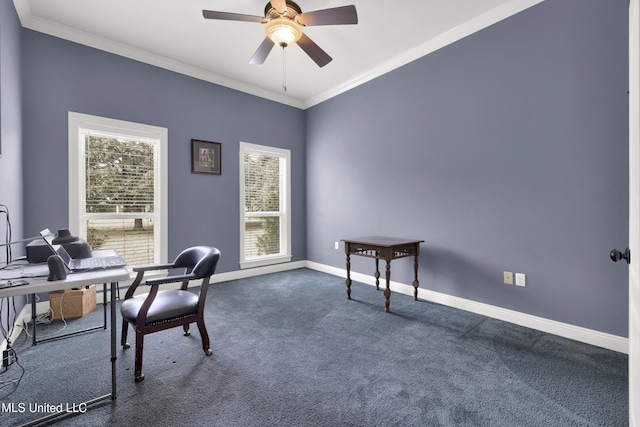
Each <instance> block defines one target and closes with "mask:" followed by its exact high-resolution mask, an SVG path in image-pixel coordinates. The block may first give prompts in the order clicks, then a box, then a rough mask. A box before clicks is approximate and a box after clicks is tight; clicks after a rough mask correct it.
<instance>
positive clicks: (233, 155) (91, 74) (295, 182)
mask: <svg viewBox="0 0 640 427" xmlns="http://www.w3.org/2000/svg"><path fill="white" fill-rule="evenodd" d="M23 63H24V73H23V80H24V82H23V84H24V90H23V91H24V123H25V127H24V144H23V149H24V158H25V170H26V173H25V184H24V186H25V205H26V206H30V208H29V209H27V210H26V212H25V228H26V231H27V233H37V232H38V231H39V230H40V229H42V228H43V227H48V228H50V229H57V228H61V227H66V226H67V224H68V197H67V193H68V190H67V188H68V177H67V166H68V161H67V143H68V141H67V112H68V111H75V112H80V113H86V114H93V115H98V116H103V117H110V118H115V119H121V120H128V121H133V122H139V123H145V124H150V125H155V126H162V127H166V128H168V130H169V150H168V152H169V258H170V259H172V258H173V257H175V256H176V255H177V253H178V252H179V251H181V250H182V249H184V248H185V247H188V246H191V245H195V244H211V245H214V246H217V247H218V248H219V249H220V250H221V252H222V258H221V261H220V263H219V264H218V270H217V271H218V272H224V271H234V270H238V269H239V252H240V247H239V242H238V236H239V233H240V231H239V227H240V220H239V215H240V214H239V209H240V201H239V175H238V174H239V171H238V168H239V158H238V156H239V154H238V150H239V141H245V142H251V143H255V144H264V145H270V146H275V147H280V148H288V149H290V150H291V159H292V180H291V182H292V210H293V217H292V248H293V260H294V261H296V260H304V259H306V235H305V226H306V224H305V221H306V220H305V217H306V210H305V197H304V191H305V172H304V162H305V145H304V138H305V120H304V111H301V110H299V109H295V108H292V107H288V106H284V105H282V104H278V103H275V102H271V101H267V100H264V99H261V98H257V97H254V96H251V95H246V94H243V93H240V92H237V91H234V90H231V89H227V88H223V87H220V86H216V85H212V84H210V83H206V82H204V81H201V80H197V79H194V78H191V77H186V76H183V75H180V74H176V73H173V72H170V71H166V70H163V69H159V68H156V67H152V66H149V65H146V64H143V63H140V62H136V61H132V60H129V59H125V58H122V57H119V56H116V55H112V54H109V53H105V52H103V51H99V50H96V49H92V48H88V47H85V46H81V45H78V44H75V43H71V42H68V41H64V40H61V39H57V38H54V37H51V36H47V35H43V34H41V33H37V32H34V31H29V30H24V31H23ZM283 123H287V125H288V126H282V124H283ZM192 138H196V139H202V140H207V141H215V142H220V143H222V174H221V175H219V176H217V175H216V176H212V175H202V174H192V173H191V166H190V159H191V157H190V144H191V142H190V141H191V139H192Z"/></svg>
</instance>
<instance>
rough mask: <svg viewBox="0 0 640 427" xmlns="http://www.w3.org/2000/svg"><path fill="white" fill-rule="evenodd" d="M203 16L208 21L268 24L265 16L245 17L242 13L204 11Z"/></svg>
mask: <svg viewBox="0 0 640 427" xmlns="http://www.w3.org/2000/svg"><path fill="white" fill-rule="evenodd" d="M202 16H204V17H205V18H206V19H221V20H223V21H246V22H260V23H262V22H267V21H268V19H267V18H265V17H264V16H256V15H244V14H242V13H229V12H217V11H215V10H203V11H202Z"/></svg>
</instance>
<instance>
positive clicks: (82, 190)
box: [69, 113, 167, 266]
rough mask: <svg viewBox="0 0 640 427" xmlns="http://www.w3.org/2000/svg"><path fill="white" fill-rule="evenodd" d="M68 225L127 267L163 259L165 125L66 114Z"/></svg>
mask: <svg viewBox="0 0 640 427" xmlns="http://www.w3.org/2000/svg"><path fill="white" fill-rule="evenodd" d="M69 142H70V146H69V148H70V159H69V160H70V161H69V164H70V172H69V174H70V175H69V181H70V201H69V204H70V206H69V207H70V209H69V211H70V218H69V226H70V228H71V229H72V230H73V231H77V233H78V235H80V236H81V237H83V238H85V239H86V240H87V242H88V243H89V244H90V245H91V247H92V248H93V249H114V250H116V251H117V252H118V254H120V255H121V256H122V257H123V258H124V259H125V260H126V261H127V263H128V264H129V265H130V266H135V265H144V264H152V263H158V262H165V261H166V234H167V233H166V220H165V218H166V129H163V128H156V127H152V126H148V125H141V124H136V123H131V122H122V121H117V120H112V119H105V118H100V117H94V116H87V115H81V114H78V113H69Z"/></svg>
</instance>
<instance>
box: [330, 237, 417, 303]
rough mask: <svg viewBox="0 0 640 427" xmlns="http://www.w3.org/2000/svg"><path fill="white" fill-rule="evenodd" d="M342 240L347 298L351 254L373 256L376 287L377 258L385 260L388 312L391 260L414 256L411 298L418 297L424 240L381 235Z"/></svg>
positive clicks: (348, 297) (385, 297) (378, 278)
mask: <svg viewBox="0 0 640 427" xmlns="http://www.w3.org/2000/svg"><path fill="white" fill-rule="evenodd" d="M342 241H343V242H344V253H345V254H346V256H347V280H345V284H346V285H347V299H351V255H359V256H364V257H368V258H374V259H375V260H376V272H375V275H374V276H375V278H376V289H378V290H379V289H380V270H379V260H381V259H383V260H385V261H386V263H387V266H386V271H385V277H386V281H387V287H386V288H385V290H384V311H385V312H386V313H389V312H390V310H389V304H390V301H389V299H390V297H391V289H389V282H390V280H391V261H392V260H394V259H398V258H404V257H408V256H413V257H414V263H413V270H414V280H413V289H414V291H413V300H414V301H416V300H417V299H418V286H419V285H420V283H419V282H418V257H419V255H420V243H422V242H424V240H409V239H400V238H396V237H381V236H368V237H358V238H354V239H342Z"/></svg>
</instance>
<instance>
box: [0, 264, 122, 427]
mask: <svg viewBox="0 0 640 427" xmlns="http://www.w3.org/2000/svg"><path fill="white" fill-rule="evenodd" d="M128 279H129V271H128V270H127V269H126V268H124V267H122V268H111V269H106V270H94V271H84V272H79V273H72V274H68V275H67V278H66V279H65V280H56V281H53V282H48V281H47V279H46V278H29V279H27V280H28V281H29V284H28V285H23V286H15V287H13V288H2V289H0V298H3V297H11V296H17V295H30V294H37V293H40V292H51V291H59V290H63V289H69V288H80V287H83V286H90V285H94V284H100V283H110V284H111V288H110V293H111V393H109V394H105V395H104V396H100V397H97V398H95V399H92V400H90V401H87V402H84V403H85V404H86V405H91V404H93V403H96V402H100V401H102V400H106V399H109V398H110V399H111V400H114V399H115V398H116V327H115V326H116V286H117V283H118V282H119V281H121V280H128ZM32 304H35V302H33V301H32ZM64 414H66V412H62V413H56V414H50V415H48V416H46V417H43V418H40V419H38V420H35V421H33V422H29V423H27V424H24V426H32V425H36V424H40V423H42V422H44V421H47V420H50V419H52V418H56V417H58V416H61V415H64Z"/></svg>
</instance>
